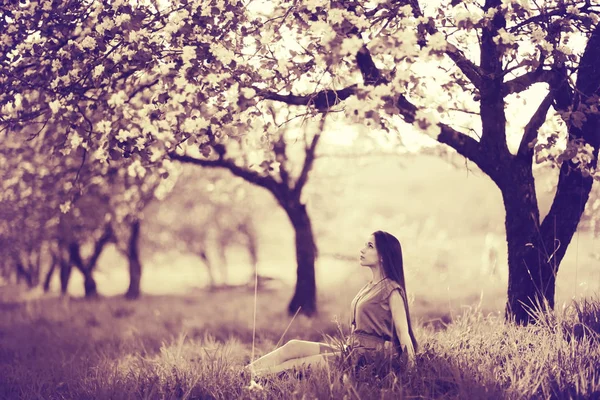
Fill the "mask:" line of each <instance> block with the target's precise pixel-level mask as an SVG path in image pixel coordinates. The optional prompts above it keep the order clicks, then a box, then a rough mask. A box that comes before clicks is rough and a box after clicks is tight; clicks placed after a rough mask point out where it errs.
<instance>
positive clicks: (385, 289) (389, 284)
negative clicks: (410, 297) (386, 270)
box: [381, 278, 404, 299]
mask: <svg viewBox="0 0 600 400" xmlns="http://www.w3.org/2000/svg"><path fill="white" fill-rule="evenodd" d="M382 283H383V285H382V287H381V295H382V297H383V298H384V299H387V298H388V297H390V295H391V294H392V293H393V292H394V290H398V291H399V292H400V294H401V295H403V293H404V290H403V289H402V286H400V284H399V283H398V282H396V281H394V280H393V279H390V278H386V279H385V280H384V282H382Z"/></svg>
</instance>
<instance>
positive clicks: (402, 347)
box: [245, 231, 417, 376]
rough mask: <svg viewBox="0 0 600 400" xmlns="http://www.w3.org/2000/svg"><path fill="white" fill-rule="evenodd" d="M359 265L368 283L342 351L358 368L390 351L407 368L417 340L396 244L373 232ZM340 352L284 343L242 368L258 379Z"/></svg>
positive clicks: (321, 362)
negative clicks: (369, 274) (404, 359)
mask: <svg viewBox="0 0 600 400" xmlns="http://www.w3.org/2000/svg"><path fill="white" fill-rule="evenodd" d="M360 265H362V266H364V267H369V268H371V272H372V273H373V279H372V280H371V281H370V282H368V283H367V284H366V285H365V286H364V287H363V288H362V289H361V290H360V291H359V292H358V294H357V295H356V297H355V298H354V300H352V303H351V307H352V324H351V333H350V336H349V337H348V338H347V340H346V343H345V345H343V347H344V351H343V352H344V353H345V352H349V354H351V355H352V356H353V357H352V359H355V360H357V361H358V362H359V363H360V364H364V363H368V362H369V360H373V359H374V358H372V356H374V355H376V354H381V352H382V351H383V352H384V354H385V353H387V350H389V349H393V350H395V351H393V352H392V353H396V354H397V355H398V356H399V355H402V354H406V356H407V358H408V363H409V365H412V364H413V363H414V357H415V352H416V350H417V341H416V340H415V337H414V334H413V331H412V327H411V322H410V313H409V311H408V301H407V298H406V286H405V283H404V268H403V264H402V248H401V247H400V242H399V241H398V239H396V238H395V237H394V236H393V235H391V234H389V233H387V232H382V231H377V232H375V233H374V234H373V235H371V237H370V238H369V241H368V242H367V244H366V245H365V248H364V249H363V250H361V252H360ZM341 353H342V351H340V349H338V348H336V347H335V346H332V345H330V344H327V343H321V342H309V341H304V340H290V341H289V342H287V343H286V344H285V345H283V346H281V347H280V348H278V349H276V350H274V351H272V352H271V353H268V354H266V355H264V356H263V357H261V358H259V359H258V360H256V361H254V362H253V363H251V364H249V365H247V366H246V367H245V369H246V370H248V371H249V372H250V373H251V374H252V375H253V376H264V375H267V374H273V373H278V372H281V371H284V370H288V369H295V368H300V367H309V366H315V365H316V366H320V365H325V364H326V363H327V362H328V361H329V360H331V359H332V358H334V357H336V356H338V357H339V356H340V355H341ZM354 356H356V357H354ZM390 356H393V354H390Z"/></svg>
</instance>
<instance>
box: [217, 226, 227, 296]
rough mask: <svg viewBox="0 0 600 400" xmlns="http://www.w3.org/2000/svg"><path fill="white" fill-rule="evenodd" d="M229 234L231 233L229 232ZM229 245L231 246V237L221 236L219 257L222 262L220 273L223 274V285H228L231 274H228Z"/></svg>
mask: <svg viewBox="0 0 600 400" xmlns="http://www.w3.org/2000/svg"><path fill="white" fill-rule="evenodd" d="M227 236H229V233H228V234H227ZM227 246H229V237H221V238H219V246H218V247H219V248H218V252H219V259H220V260H221V262H220V264H221V265H220V275H221V283H222V284H223V285H227V284H228V283H229V274H228V272H229V271H228V269H229V267H228V265H227Z"/></svg>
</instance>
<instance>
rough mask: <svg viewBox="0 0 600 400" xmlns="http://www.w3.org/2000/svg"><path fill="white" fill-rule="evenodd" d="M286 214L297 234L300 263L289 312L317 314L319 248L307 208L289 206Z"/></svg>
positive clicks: (303, 206) (297, 251) (298, 260)
mask: <svg viewBox="0 0 600 400" xmlns="http://www.w3.org/2000/svg"><path fill="white" fill-rule="evenodd" d="M285 209H286V212H287V214H288V217H289V218H290V221H291V222H292V226H293V227H294V231H295V234H296V260H297V262H298V269H297V281H296V291H295V292H294V296H293V297H292V300H291V301H290V304H289V306H288V312H289V313H290V314H295V313H296V311H297V310H298V308H300V307H301V309H300V313H302V314H305V315H307V316H311V315H314V314H315V313H316V312H317V285H316V281H315V259H316V257H317V246H316V244H315V239H314V235H313V231H312V225H311V222H310V218H309V216H308V213H307V212H306V206H305V205H304V204H300V203H296V204H291V205H288V206H287V207H286V208H285Z"/></svg>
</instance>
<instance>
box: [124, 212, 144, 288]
mask: <svg viewBox="0 0 600 400" xmlns="http://www.w3.org/2000/svg"><path fill="white" fill-rule="evenodd" d="M139 239H140V221H139V220H138V219H136V220H135V221H134V222H133V223H132V224H131V234H130V236H129V245H128V248H127V258H128V259H129V288H128V289H127V293H126V294H125V297H126V298H128V299H137V298H139V297H140V282H141V280H142V263H141V262H140V251H139V242H140V240H139Z"/></svg>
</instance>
